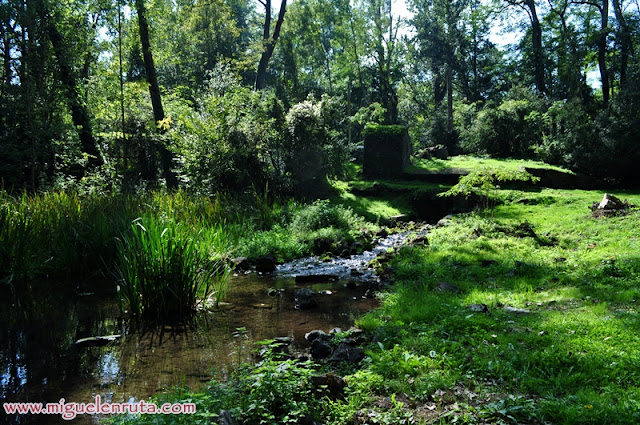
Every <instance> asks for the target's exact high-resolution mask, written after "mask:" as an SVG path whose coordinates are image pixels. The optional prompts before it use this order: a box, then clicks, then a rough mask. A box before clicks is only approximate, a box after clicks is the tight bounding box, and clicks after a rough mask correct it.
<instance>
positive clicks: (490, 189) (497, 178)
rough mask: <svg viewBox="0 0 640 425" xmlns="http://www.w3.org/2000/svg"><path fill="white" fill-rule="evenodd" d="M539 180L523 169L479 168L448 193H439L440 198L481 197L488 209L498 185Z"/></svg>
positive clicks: (460, 180)
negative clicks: (458, 196)
mask: <svg viewBox="0 0 640 425" xmlns="http://www.w3.org/2000/svg"><path fill="white" fill-rule="evenodd" d="M539 180H540V179H539V178H538V177H535V176H532V175H531V174H529V173H528V172H526V171H525V170H523V169H510V168H488V167H479V168H476V169H474V170H473V171H471V172H470V173H469V174H467V175H464V176H461V177H460V179H459V181H458V183H457V184H455V185H454V186H452V187H451V188H450V189H449V190H447V191H446V192H442V193H439V194H438V196H457V195H463V196H464V197H467V198H468V197H469V196H472V195H475V196H480V197H481V198H482V199H483V201H484V207H485V209H487V208H489V203H490V202H491V195H495V193H496V191H497V190H498V188H499V186H498V185H497V184H498V183H507V182H514V181H521V182H526V181H531V182H534V183H535V182H537V181H539Z"/></svg>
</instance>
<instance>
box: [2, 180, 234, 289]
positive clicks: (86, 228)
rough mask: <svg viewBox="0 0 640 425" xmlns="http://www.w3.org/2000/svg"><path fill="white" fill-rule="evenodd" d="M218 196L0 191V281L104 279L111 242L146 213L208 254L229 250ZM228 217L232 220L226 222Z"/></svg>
mask: <svg viewBox="0 0 640 425" xmlns="http://www.w3.org/2000/svg"><path fill="white" fill-rule="evenodd" d="M225 202H227V201H226V199H225V198H224V196H222V195H216V196H215V197H214V198H207V197H193V196H190V195H188V194H187V193H185V192H182V191H178V192H176V193H172V194H169V193H166V192H150V193H146V194H142V195H123V194H107V195H97V194H93V195H86V196H80V195H78V194H76V193H68V192H47V193H43V194H39V195H26V194H23V195H21V196H17V197H14V196H10V195H9V194H8V193H7V192H4V191H0V282H3V281H4V282H12V283H15V282H17V281H18V280H22V281H26V280H29V279H31V278H34V277H35V278H43V277H44V278H64V279H68V278H78V277H87V276H92V275H96V274H103V275H107V274H108V273H109V272H110V269H111V267H112V266H113V265H114V264H115V261H116V258H117V252H116V243H115V241H116V238H118V237H120V235H122V234H123V233H125V232H126V231H128V229H129V227H130V223H131V222H132V221H133V220H134V219H135V218H136V217H141V216H143V215H145V214H150V215H153V216H156V217H165V218H168V217H171V219H172V220H175V221H176V222H179V223H183V225H184V226H188V227H190V228H191V229H192V230H193V231H196V232H198V231H200V232H202V235H203V237H204V238H205V239H210V241H211V242H212V244H211V245H210V246H209V247H208V248H207V251H208V253H209V255H210V256H211V257H217V258H222V257H224V256H225V255H226V253H228V252H229V251H231V250H233V249H234V247H235V245H236V244H237V240H238V239H239V238H240V237H241V233H242V232H244V231H246V230H245V229H244V228H243V226H240V225H238V224H236V222H240V221H241V219H239V218H237V217H235V218H234V217H233V216H232V215H231V214H230V212H229V208H228V207H227V206H226V205H225ZM229 217H231V218H232V219H235V221H231V222H229V223H228V224H227V220H228V219H229Z"/></svg>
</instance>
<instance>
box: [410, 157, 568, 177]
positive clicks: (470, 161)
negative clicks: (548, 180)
mask: <svg viewBox="0 0 640 425" xmlns="http://www.w3.org/2000/svg"><path fill="white" fill-rule="evenodd" d="M413 163H414V165H413V166H412V167H410V168H409V169H407V171H409V172H410V171H416V170H426V171H431V172H444V171H447V170H450V169H462V170H467V171H471V170H472V169H474V168H476V167H479V166H484V167H500V168H508V169H518V168H520V167H527V168H546V169H551V170H556V171H562V172H565V173H570V174H573V172H571V171H569V170H566V169H564V168H562V167H558V166H555V165H549V164H546V163H544V162H541V161H533V160H525V159H494V158H481V157H475V156H469V155H458V156H452V157H450V158H449V159H437V158H432V159H414V160H413Z"/></svg>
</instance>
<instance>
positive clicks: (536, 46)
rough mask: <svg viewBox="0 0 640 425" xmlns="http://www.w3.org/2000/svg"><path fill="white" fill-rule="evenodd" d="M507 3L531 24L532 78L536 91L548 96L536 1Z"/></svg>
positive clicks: (512, 0)
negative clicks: (523, 13)
mask: <svg viewBox="0 0 640 425" xmlns="http://www.w3.org/2000/svg"><path fill="white" fill-rule="evenodd" d="M506 2H507V3H509V4H510V5H513V6H517V7H519V8H520V9H522V10H524V11H525V12H526V13H527V16H528V17H529V22H530V23H531V48H532V52H533V76H534V82H535V85H536V89H537V91H538V93H540V94H542V95H546V94H548V91H547V85H546V83H545V66H544V58H545V55H544V50H543V48H542V26H541V24H540V19H539V18H538V12H537V10H536V0H506Z"/></svg>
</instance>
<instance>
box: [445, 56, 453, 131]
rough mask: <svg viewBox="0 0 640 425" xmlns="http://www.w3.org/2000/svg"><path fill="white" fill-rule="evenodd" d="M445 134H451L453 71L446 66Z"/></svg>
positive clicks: (449, 66)
mask: <svg viewBox="0 0 640 425" xmlns="http://www.w3.org/2000/svg"><path fill="white" fill-rule="evenodd" d="M446 72H447V74H446V77H447V132H448V133H449V134H451V133H453V70H452V69H451V65H447V71H446Z"/></svg>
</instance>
